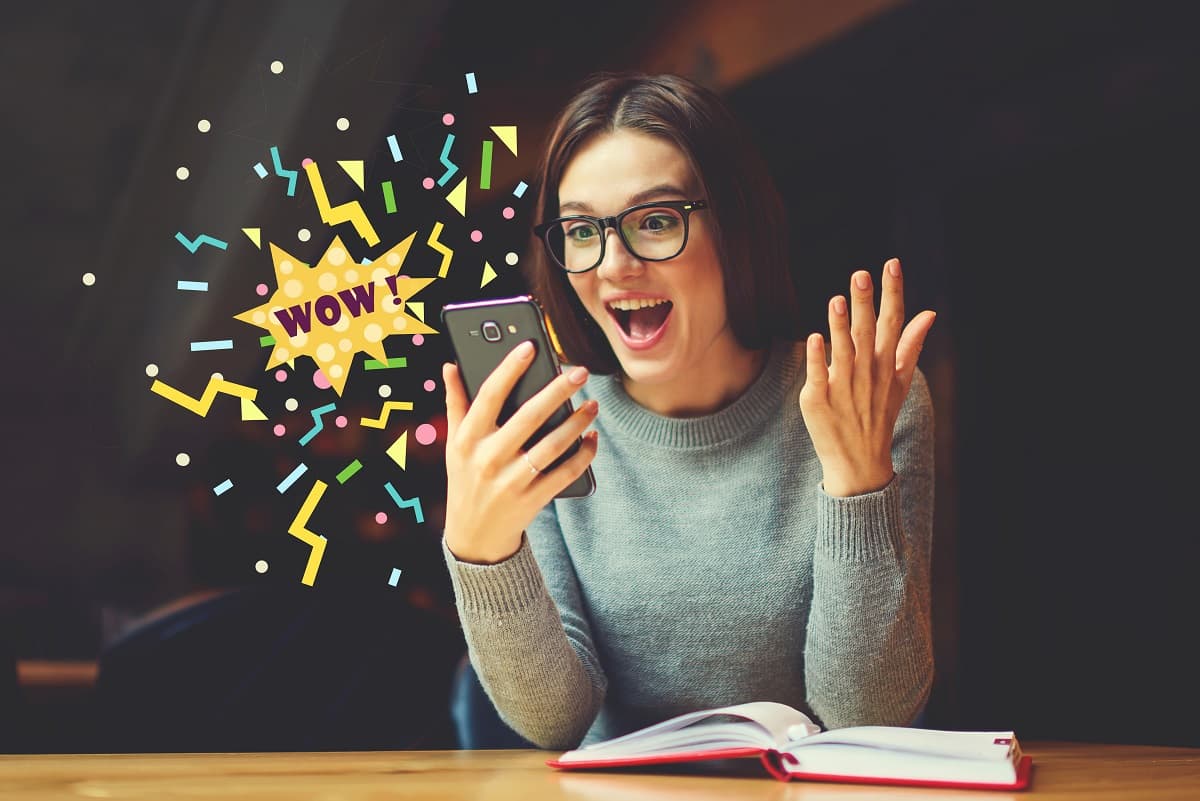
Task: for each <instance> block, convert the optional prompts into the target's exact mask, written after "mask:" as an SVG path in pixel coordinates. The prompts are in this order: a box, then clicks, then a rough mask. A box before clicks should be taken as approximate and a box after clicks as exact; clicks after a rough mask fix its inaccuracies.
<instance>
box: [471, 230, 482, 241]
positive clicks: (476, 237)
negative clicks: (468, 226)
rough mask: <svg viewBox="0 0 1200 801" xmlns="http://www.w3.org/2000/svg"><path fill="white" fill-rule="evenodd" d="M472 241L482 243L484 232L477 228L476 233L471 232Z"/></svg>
mask: <svg viewBox="0 0 1200 801" xmlns="http://www.w3.org/2000/svg"><path fill="white" fill-rule="evenodd" d="M471 241H472V242H482V241H483V231H480V230H479V229H478V228H476V229H475V230H474V231H472V232H471Z"/></svg>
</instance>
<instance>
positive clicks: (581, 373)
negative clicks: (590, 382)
mask: <svg viewBox="0 0 1200 801" xmlns="http://www.w3.org/2000/svg"><path fill="white" fill-rule="evenodd" d="M587 377H588V371H587V368H586V367H584V366H583V365H580V366H579V367H576V368H574V369H573V370H571V372H569V373H567V380H568V381H570V382H571V383H572V384H582V383H583V382H584V381H587Z"/></svg>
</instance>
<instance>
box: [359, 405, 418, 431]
mask: <svg viewBox="0 0 1200 801" xmlns="http://www.w3.org/2000/svg"><path fill="white" fill-rule="evenodd" d="M412 407H413V405H412V404H411V403H410V402H408V401H387V402H386V403H384V404H383V409H382V410H381V411H380V412H379V417H376V418H371V417H364V418H362V419H361V420H359V423H360V424H361V425H363V426H365V427H367V428H384V427H386V426H387V422H388V417H389V416H390V415H391V413H392V412H393V411H405V412H408V411H412Z"/></svg>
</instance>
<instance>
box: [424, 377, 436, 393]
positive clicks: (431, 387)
mask: <svg viewBox="0 0 1200 801" xmlns="http://www.w3.org/2000/svg"><path fill="white" fill-rule="evenodd" d="M436 388H437V384H435V383H433V379H432V378H427V379H425V391H426V392H433V390H434V389H436Z"/></svg>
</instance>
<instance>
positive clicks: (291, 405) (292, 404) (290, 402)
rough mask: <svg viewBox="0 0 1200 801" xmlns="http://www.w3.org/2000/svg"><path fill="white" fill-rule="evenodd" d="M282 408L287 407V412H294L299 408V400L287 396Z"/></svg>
mask: <svg viewBox="0 0 1200 801" xmlns="http://www.w3.org/2000/svg"><path fill="white" fill-rule="evenodd" d="M283 408H285V409H287V410H288V411H289V412H294V411H296V410H297V409H299V408H300V401H298V400H296V399H295V398H288V399H287V400H285V401H284V402H283Z"/></svg>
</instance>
